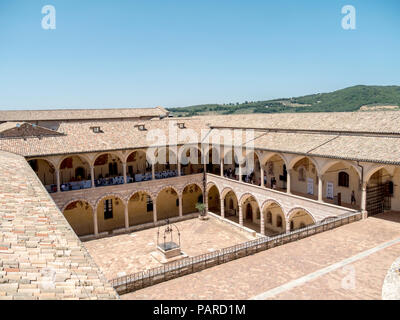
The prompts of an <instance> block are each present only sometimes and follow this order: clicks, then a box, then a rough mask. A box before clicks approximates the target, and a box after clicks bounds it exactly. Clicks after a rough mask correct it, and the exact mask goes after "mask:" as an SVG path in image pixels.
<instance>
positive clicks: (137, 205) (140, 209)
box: [126, 190, 155, 226]
mask: <svg viewBox="0 0 400 320" xmlns="http://www.w3.org/2000/svg"><path fill="white" fill-rule="evenodd" d="M149 199H150V200H149ZM154 201H155V200H154V197H153V195H152V194H151V193H150V192H148V191H146V190H136V191H134V192H133V193H131V194H130V195H129V197H128V198H127V201H126V203H127V204H126V205H127V206H128V220H129V226H136V225H140V224H144V223H150V222H153V221H154V216H153V210H154Z"/></svg>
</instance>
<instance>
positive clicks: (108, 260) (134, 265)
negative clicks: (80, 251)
mask: <svg viewBox="0 0 400 320" xmlns="http://www.w3.org/2000/svg"><path fill="white" fill-rule="evenodd" d="M174 225H175V226H177V227H178V229H179V232H180V242H181V249H182V251H183V252H184V253H185V254H187V255H188V256H189V257H191V256H196V255H199V254H203V253H208V252H212V251H214V250H218V249H222V248H225V247H229V246H233V245H235V244H238V243H242V242H245V241H249V240H253V239H254V237H253V236H252V235H251V234H250V233H248V232H246V231H242V230H240V229H238V228H235V227H233V226H232V225H230V224H228V223H226V222H223V221H220V220H218V219H216V218H213V217H210V218H209V219H208V220H200V219H198V218H194V219H189V220H185V221H180V222H177V223H174ZM164 229H165V226H163V227H160V229H159V230H160V237H159V240H160V241H161V242H162V241H163V231H164ZM157 231H158V228H151V229H146V230H141V231H136V232H132V233H128V234H122V235H118V236H113V237H106V238H102V239H97V240H91V241H87V242H84V243H83V244H84V246H85V247H86V248H87V250H88V251H89V253H90V255H91V256H92V257H93V259H94V260H95V262H96V264H97V265H98V266H99V267H100V269H101V270H102V271H103V273H104V275H105V276H106V278H107V279H108V280H111V279H113V278H116V277H118V276H121V275H124V274H126V275H128V274H131V273H135V272H139V271H143V270H147V269H150V268H154V267H159V266H161V265H162V264H161V263H160V262H159V261H157V260H156V259H155V258H153V257H152V255H151V253H152V252H154V251H155V250H156V245H157ZM173 237H174V240H175V241H177V240H178V239H177V234H176V233H174V234H173Z"/></svg>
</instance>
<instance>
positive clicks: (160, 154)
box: [154, 146, 178, 178]
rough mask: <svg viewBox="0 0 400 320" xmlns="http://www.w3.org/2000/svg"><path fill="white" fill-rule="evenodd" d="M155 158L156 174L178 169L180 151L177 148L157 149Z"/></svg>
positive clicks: (165, 147)
mask: <svg viewBox="0 0 400 320" xmlns="http://www.w3.org/2000/svg"><path fill="white" fill-rule="evenodd" d="M154 156H155V159H154V161H155V163H154V169H155V171H156V173H157V172H162V171H167V170H177V169H178V150H177V149H176V148H175V147H173V148H171V147H169V146H164V147H160V148H157V149H155V151H154ZM156 178H157V177H156Z"/></svg>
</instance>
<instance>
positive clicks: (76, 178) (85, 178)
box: [60, 155, 92, 191]
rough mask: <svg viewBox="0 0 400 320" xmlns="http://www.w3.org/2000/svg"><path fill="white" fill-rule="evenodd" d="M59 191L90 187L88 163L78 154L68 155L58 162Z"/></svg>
mask: <svg viewBox="0 0 400 320" xmlns="http://www.w3.org/2000/svg"><path fill="white" fill-rule="evenodd" d="M60 184H61V185H60V189H61V191H69V190H79V189H86V188H91V187H92V180H91V176H90V166H89V163H88V162H87V161H86V160H85V159H84V158H82V157H80V156H76V155H74V156H70V157H67V158H65V159H63V160H62V161H61V163H60Z"/></svg>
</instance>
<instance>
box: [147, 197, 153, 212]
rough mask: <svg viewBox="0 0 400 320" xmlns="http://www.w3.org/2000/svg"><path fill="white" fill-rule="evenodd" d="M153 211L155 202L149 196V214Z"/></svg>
mask: <svg viewBox="0 0 400 320" xmlns="http://www.w3.org/2000/svg"><path fill="white" fill-rule="evenodd" d="M150 211H153V200H151V198H150V197H149V196H147V212H150Z"/></svg>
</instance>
